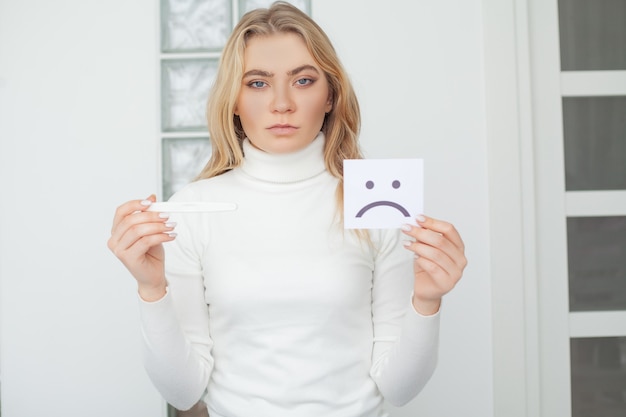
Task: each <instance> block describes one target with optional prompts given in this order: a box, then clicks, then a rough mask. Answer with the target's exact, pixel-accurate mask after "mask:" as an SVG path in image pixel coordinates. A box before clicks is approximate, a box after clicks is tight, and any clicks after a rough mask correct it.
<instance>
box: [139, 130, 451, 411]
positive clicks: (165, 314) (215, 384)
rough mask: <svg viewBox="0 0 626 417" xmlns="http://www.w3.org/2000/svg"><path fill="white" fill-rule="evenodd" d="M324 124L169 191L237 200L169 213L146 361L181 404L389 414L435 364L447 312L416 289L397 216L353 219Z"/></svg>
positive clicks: (149, 309)
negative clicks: (300, 139)
mask: <svg viewBox="0 0 626 417" xmlns="http://www.w3.org/2000/svg"><path fill="white" fill-rule="evenodd" d="M323 146H324V137H323V135H322V134H320V135H319V136H318V137H317V138H316V139H315V140H314V141H313V142H312V143H311V144H310V145H309V146H307V147H306V148H305V149H302V150H300V151H298V152H295V153H292V154H280V155H277V154H268V153H265V152H262V151H260V150H258V149H256V148H254V147H252V146H251V145H250V143H249V142H247V141H245V142H244V153H245V160H244V163H243V164H242V165H241V166H240V167H238V168H236V169H234V170H232V171H229V172H227V173H225V174H222V175H220V176H218V177H214V178H210V179H206V180H201V181H197V182H194V183H192V184H190V185H188V186H187V187H186V188H184V189H183V190H182V191H180V192H178V193H177V194H176V195H175V196H174V197H172V201H217V202H234V203H236V204H237V206H238V209H237V210H236V211H232V212H221V213H203V214H200V213H194V214H177V215H172V216H171V220H173V221H177V222H178V226H177V232H178V236H177V238H176V240H175V241H174V242H171V243H167V244H166V245H165V248H166V260H165V267H166V278H167V281H168V293H167V295H166V296H165V297H164V298H162V299H161V300H159V301H156V302H152V303H149V302H145V301H140V311H141V319H142V321H141V322H142V330H143V335H144V342H145V343H144V344H145V352H144V358H145V366H146V369H147V371H148V374H149V375H150V378H151V379H152V381H153V382H154V384H155V386H156V387H157V388H158V390H159V391H160V392H161V394H162V395H163V397H164V398H165V399H166V400H167V401H168V402H169V403H170V404H172V405H174V406H175V407H176V408H179V409H186V408H189V407H191V406H192V405H193V404H195V403H196V402H197V401H198V400H200V399H201V398H202V399H203V400H204V401H205V402H206V403H207V406H208V409H209V414H210V415H211V417H245V416H255V417H282V416H289V417H313V416H315V417H317V416H325V417H333V416H337V417H339V416H341V417H380V416H385V415H386V413H385V412H384V410H383V407H382V405H383V398H385V399H386V400H387V401H389V402H390V403H392V404H395V405H401V404H404V403H406V402H407V401H409V400H410V399H412V398H413V397H414V396H415V395H417V393H418V392H419V391H420V390H421V389H422V387H423V386H424V384H425V383H426V382H427V381H428V379H429V378H430V376H431V374H432V372H433V370H434V368H435V364H436V358H437V347H438V333H439V315H438V314H436V315H434V316H428V317H424V316H421V315H419V314H418V313H417V312H415V310H414V309H413V308H412V304H411V302H410V299H411V291H412V285H413V284H412V280H413V273H412V268H413V263H412V259H413V255H412V253H411V252H409V251H408V250H406V249H405V248H404V247H403V245H402V243H401V241H402V238H401V234H400V232H399V231H397V230H370V231H369V233H370V236H371V239H372V242H373V245H372V246H370V245H369V244H368V243H367V241H365V240H363V239H359V238H358V237H357V236H356V234H355V233H354V232H353V231H350V230H344V229H343V226H342V224H341V221H340V220H339V219H340V213H339V212H338V210H337V205H336V200H335V190H336V187H337V184H338V182H337V179H336V178H334V177H332V176H331V175H330V174H329V173H328V172H327V171H326V170H325V167H324V161H323Z"/></svg>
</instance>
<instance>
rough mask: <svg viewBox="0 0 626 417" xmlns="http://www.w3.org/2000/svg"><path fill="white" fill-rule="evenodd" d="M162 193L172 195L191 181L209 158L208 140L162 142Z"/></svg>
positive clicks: (171, 140)
mask: <svg viewBox="0 0 626 417" xmlns="http://www.w3.org/2000/svg"><path fill="white" fill-rule="evenodd" d="M162 155H163V158H162V160H163V193H164V194H167V195H172V194H174V193H175V192H176V191H178V190H180V189H181V188H182V187H184V186H185V185H187V184H188V183H189V182H190V181H192V180H193V179H194V178H195V177H196V176H197V175H198V173H199V172H200V171H202V168H204V166H205V165H206V163H207V161H208V160H209V157H210V156H211V145H210V143H209V138H208V136H207V137H200V138H167V139H164V140H163V149H162Z"/></svg>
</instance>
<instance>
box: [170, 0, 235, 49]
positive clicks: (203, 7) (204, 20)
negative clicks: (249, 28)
mask: <svg viewBox="0 0 626 417" xmlns="http://www.w3.org/2000/svg"><path fill="white" fill-rule="evenodd" d="M231 16H232V6H231V1H230V0H161V50H162V51H163V52H207V51H208V52H210V51H219V50H220V49H221V48H223V47H224V45H225V44H226V40H227V39H228V36H229V35H230V32H231V30H232V23H231V21H232V18H231Z"/></svg>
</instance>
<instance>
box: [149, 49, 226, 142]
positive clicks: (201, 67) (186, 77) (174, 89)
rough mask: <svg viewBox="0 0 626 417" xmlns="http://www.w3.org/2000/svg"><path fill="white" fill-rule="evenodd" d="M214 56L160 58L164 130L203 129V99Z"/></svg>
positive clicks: (214, 65)
mask: <svg viewBox="0 0 626 417" xmlns="http://www.w3.org/2000/svg"><path fill="white" fill-rule="evenodd" d="M216 73H217V59H195V60H164V61H162V62H161V89H162V91H161V108H162V117H161V122H162V128H163V131H166V132H168V131H174V130H202V131H204V130H206V103H207V99H208V96H209V90H210V89H211V85H212V84H213V80H214V79H215V75H216Z"/></svg>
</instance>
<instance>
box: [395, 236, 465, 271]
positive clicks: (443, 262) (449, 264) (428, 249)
mask: <svg viewBox="0 0 626 417" xmlns="http://www.w3.org/2000/svg"><path fill="white" fill-rule="evenodd" d="M405 246H406V247H407V249H409V250H411V251H412V252H413V253H415V256H416V258H417V259H420V258H424V259H428V260H429V261H431V262H432V263H433V264H435V265H437V266H438V267H439V268H440V269H441V270H443V271H444V272H445V273H446V274H449V275H456V274H460V271H461V270H462V268H463V266H462V262H457V259H456V258H455V256H454V255H453V256H450V255H449V254H448V253H446V252H445V251H443V250H441V249H439V248H437V247H434V246H431V245H428V244H425V243H422V242H419V241H418V242H410V241H408V242H406V243H405ZM450 246H452V245H451V244H450ZM454 250H455V251H457V249H456V248H454ZM455 255H457V254H455ZM457 256H458V255H457ZM461 256H462V254H461Z"/></svg>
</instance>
